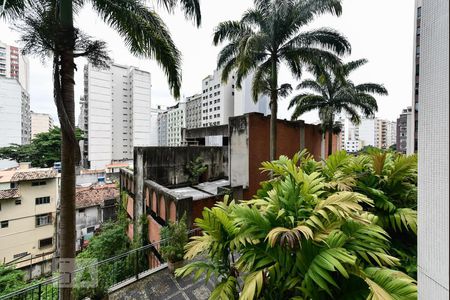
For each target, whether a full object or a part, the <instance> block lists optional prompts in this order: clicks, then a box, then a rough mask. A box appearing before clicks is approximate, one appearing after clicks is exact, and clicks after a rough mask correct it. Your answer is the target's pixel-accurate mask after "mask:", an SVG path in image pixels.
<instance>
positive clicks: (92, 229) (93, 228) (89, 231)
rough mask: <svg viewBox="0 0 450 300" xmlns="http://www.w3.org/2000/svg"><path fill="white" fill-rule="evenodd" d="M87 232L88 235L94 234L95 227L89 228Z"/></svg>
mask: <svg viewBox="0 0 450 300" xmlns="http://www.w3.org/2000/svg"><path fill="white" fill-rule="evenodd" d="M86 231H87V233H92V232H94V231H95V227H94V226H91V227H88V228H87V230H86Z"/></svg>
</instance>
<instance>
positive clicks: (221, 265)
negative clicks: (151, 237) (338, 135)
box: [176, 152, 417, 299]
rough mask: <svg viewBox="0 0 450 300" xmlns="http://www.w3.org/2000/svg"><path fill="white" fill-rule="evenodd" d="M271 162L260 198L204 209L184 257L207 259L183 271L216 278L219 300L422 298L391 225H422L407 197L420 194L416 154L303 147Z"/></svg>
mask: <svg viewBox="0 0 450 300" xmlns="http://www.w3.org/2000/svg"><path fill="white" fill-rule="evenodd" d="M371 155H374V156H371ZM379 155H380V156H379ZM383 157H384V158H383ZM262 170H263V171H264V172H269V173H270V174H272V179H271V180H269V181H267V182H263V183H262V188H261V190H259V191H258V193H257V195H256V196H255V198H254V199H252V200H249V201H242V202H235V201H231V202H229V201H228V200H227V199H226V200H225V201H224V202H223V203H218V204H217V205H216V206H215V207H213V208H212V209H205V210H204V211H203V218H202V219H197V220H196V223H197V225H198V226H199V227H200V228H202V230H203V235H202V236H200V237H194V238H193V239H192V240H191V242H190V243H189V244H188V246H187V250H188V251H187V253H186V255H185V258H187V259H193V258H195V257H197V256H203V255H204V256H206V257H207V258H208V259H207V260H205V261H197V262H193V263H190V264H189V265H187V266H185V267H183V268H181V269H178V270H177V271H176V274H177V275H178V276H187V275H189V274H195V278H198V277H199V276H200V275H201V274H206V277H207V280H209V278H210V277H211V276H214V277H215V278H217V279H218V283H217V285H216V286H215V289H214V291H213V292H212V294H211V299H236V298H238V297H239V298H240V299H330V298H333V299H386V298H389V297H390V298H392V299H417V285H416V281H415V280H414V279H413V278H411V277H410V276H408V275H406V274H404V273H403V272H401V271H399V270H398V269H400V268H401V264H400V260H399V259H398V258H397V257H394V256H393V255H397V254H398V253H397V252H396V251H394V250H393V249H392V244H391V239H390V234H389V233H388V231H390V230H397V231H399V230H403V231H408V232H409V231H412V232H415V214H414V213H413V212H414V210H413V209H412V208H408V207H401V206H399V205H400V203H410V202H413V199H411V197H412V196H411V193H410V192H409V191H408V192H407V191H405V190H404V189H405V188H411V187H412V185H414V176H415V175H414V173H415V172H414V158H411V157H402V156H396V155H394V154H390V153H387V154H386V155H384V154H370V155H364V156H358V157H352V156H349V155H347V154H345V153H343V152H339V153H336V154H335V155H333V156H331V157H330V158H329V159H328V160H327V161H325V162H323V163H322V162H316V161H314V160H313V159H312V157H311V156H310V155H308V154H307V153H306V152H302V153H298V154H296V155H295V156H294V157H293V158H292V159H289V158H288V157H285V156H281V157H280V159H279V160H277V161H273V162H266V163H263V168H262ZM401 178H403V179H401ZM362 183H365V184H364V185H362ZM369 183H370V185H369ZM369 187H370V189H369ZM398 189H403V191H402V190H398ZM391 195H396V198H395V199H396V200H395V201H394V200H392V199H391V198H390V197H391ZM375 196H377V197H375ZM399 214H400V215H401V216H402V217H400V218H397V217H396V216H397V215H399ZM406 214H408V217H405V215H406Z"/></svg>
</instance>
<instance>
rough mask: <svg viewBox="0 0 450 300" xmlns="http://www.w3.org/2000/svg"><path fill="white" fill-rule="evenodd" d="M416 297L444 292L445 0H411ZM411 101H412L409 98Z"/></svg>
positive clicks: (446, 178) (446, 218) (446, 216)
mask: <svg viewBox="0 0 450 300" xmlns="http://www.w3.org/2000/svg"><path fill="white" fill-rule="evenodd" d="M416 14H418V15H419V16H420V37H419V40H420V59H419V64H420V78H419V93H418V101H417V103H418V104H420V106H418V107H417V105H416V108H418V110H417V112H418V121H419V122H418V160H419V165H418V170H419V174H418V209H417V213H418V226H417V228H418V249H417V253H418V262H417V273H418V284H419V299H448V298H449V251H448V250H449V249H448V245H449V173H448V170H449V159H448V158H449V130H448V128H449V84H448V83H449V43H448V41H449V1H448V0H423V1H417V2H416ZM414 103H416V102H415V101H414Z"/></svg>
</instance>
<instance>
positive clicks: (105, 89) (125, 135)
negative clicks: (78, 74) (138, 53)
mask: <svg viewBox="0 0 450 300" xmlns="http://www.w3.org/2000/svg"><path fill="white" fill-rule="evenodd" d="M80 104H81V113H80V118H79V121H80V122H81V123H80V124H79V125H78V126H79V127H80V128H81V129H82V130H83V131H84V134H85V138H86V139H85V141H84V143H83V155H84V159H83V162H84V166H85V167H86V168H91V169H104V168H105V166H106V165H108V164H111V163H112V162H120V161H129V160H132V159H133V148H134V147H137V146H140V147H147V146H151V145H152V137H151V136H152V134H153V135H155V134H156V132H157V130H156V128H155V129H154V130H153V131H151V117H150V116H151V115H152V109H151V75H150V73H149V72H147V71H143V70H139V69H137V68H135V67H129V66H123V65H118V64H111V65H110V66H109V68H108V69H98V68H95V67H94V66H92V65H91V64H88V65H86V66H85V69H84V96H83V99H82V100H81V101H80ZM154 139H155V137H154V138H153V141H154Z"/></svg>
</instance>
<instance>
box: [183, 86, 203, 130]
mask: <svg viewBox="0 0 450 300" xmlns="http://www.w3.org/2000/svg"><path fill="white" fill-rule="evenodd" d="M202 97H203V95H202V94H197V95H194V96H192V97H188V98H186V128H187V129H192V128H200V127H202Z"/></svg>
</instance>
